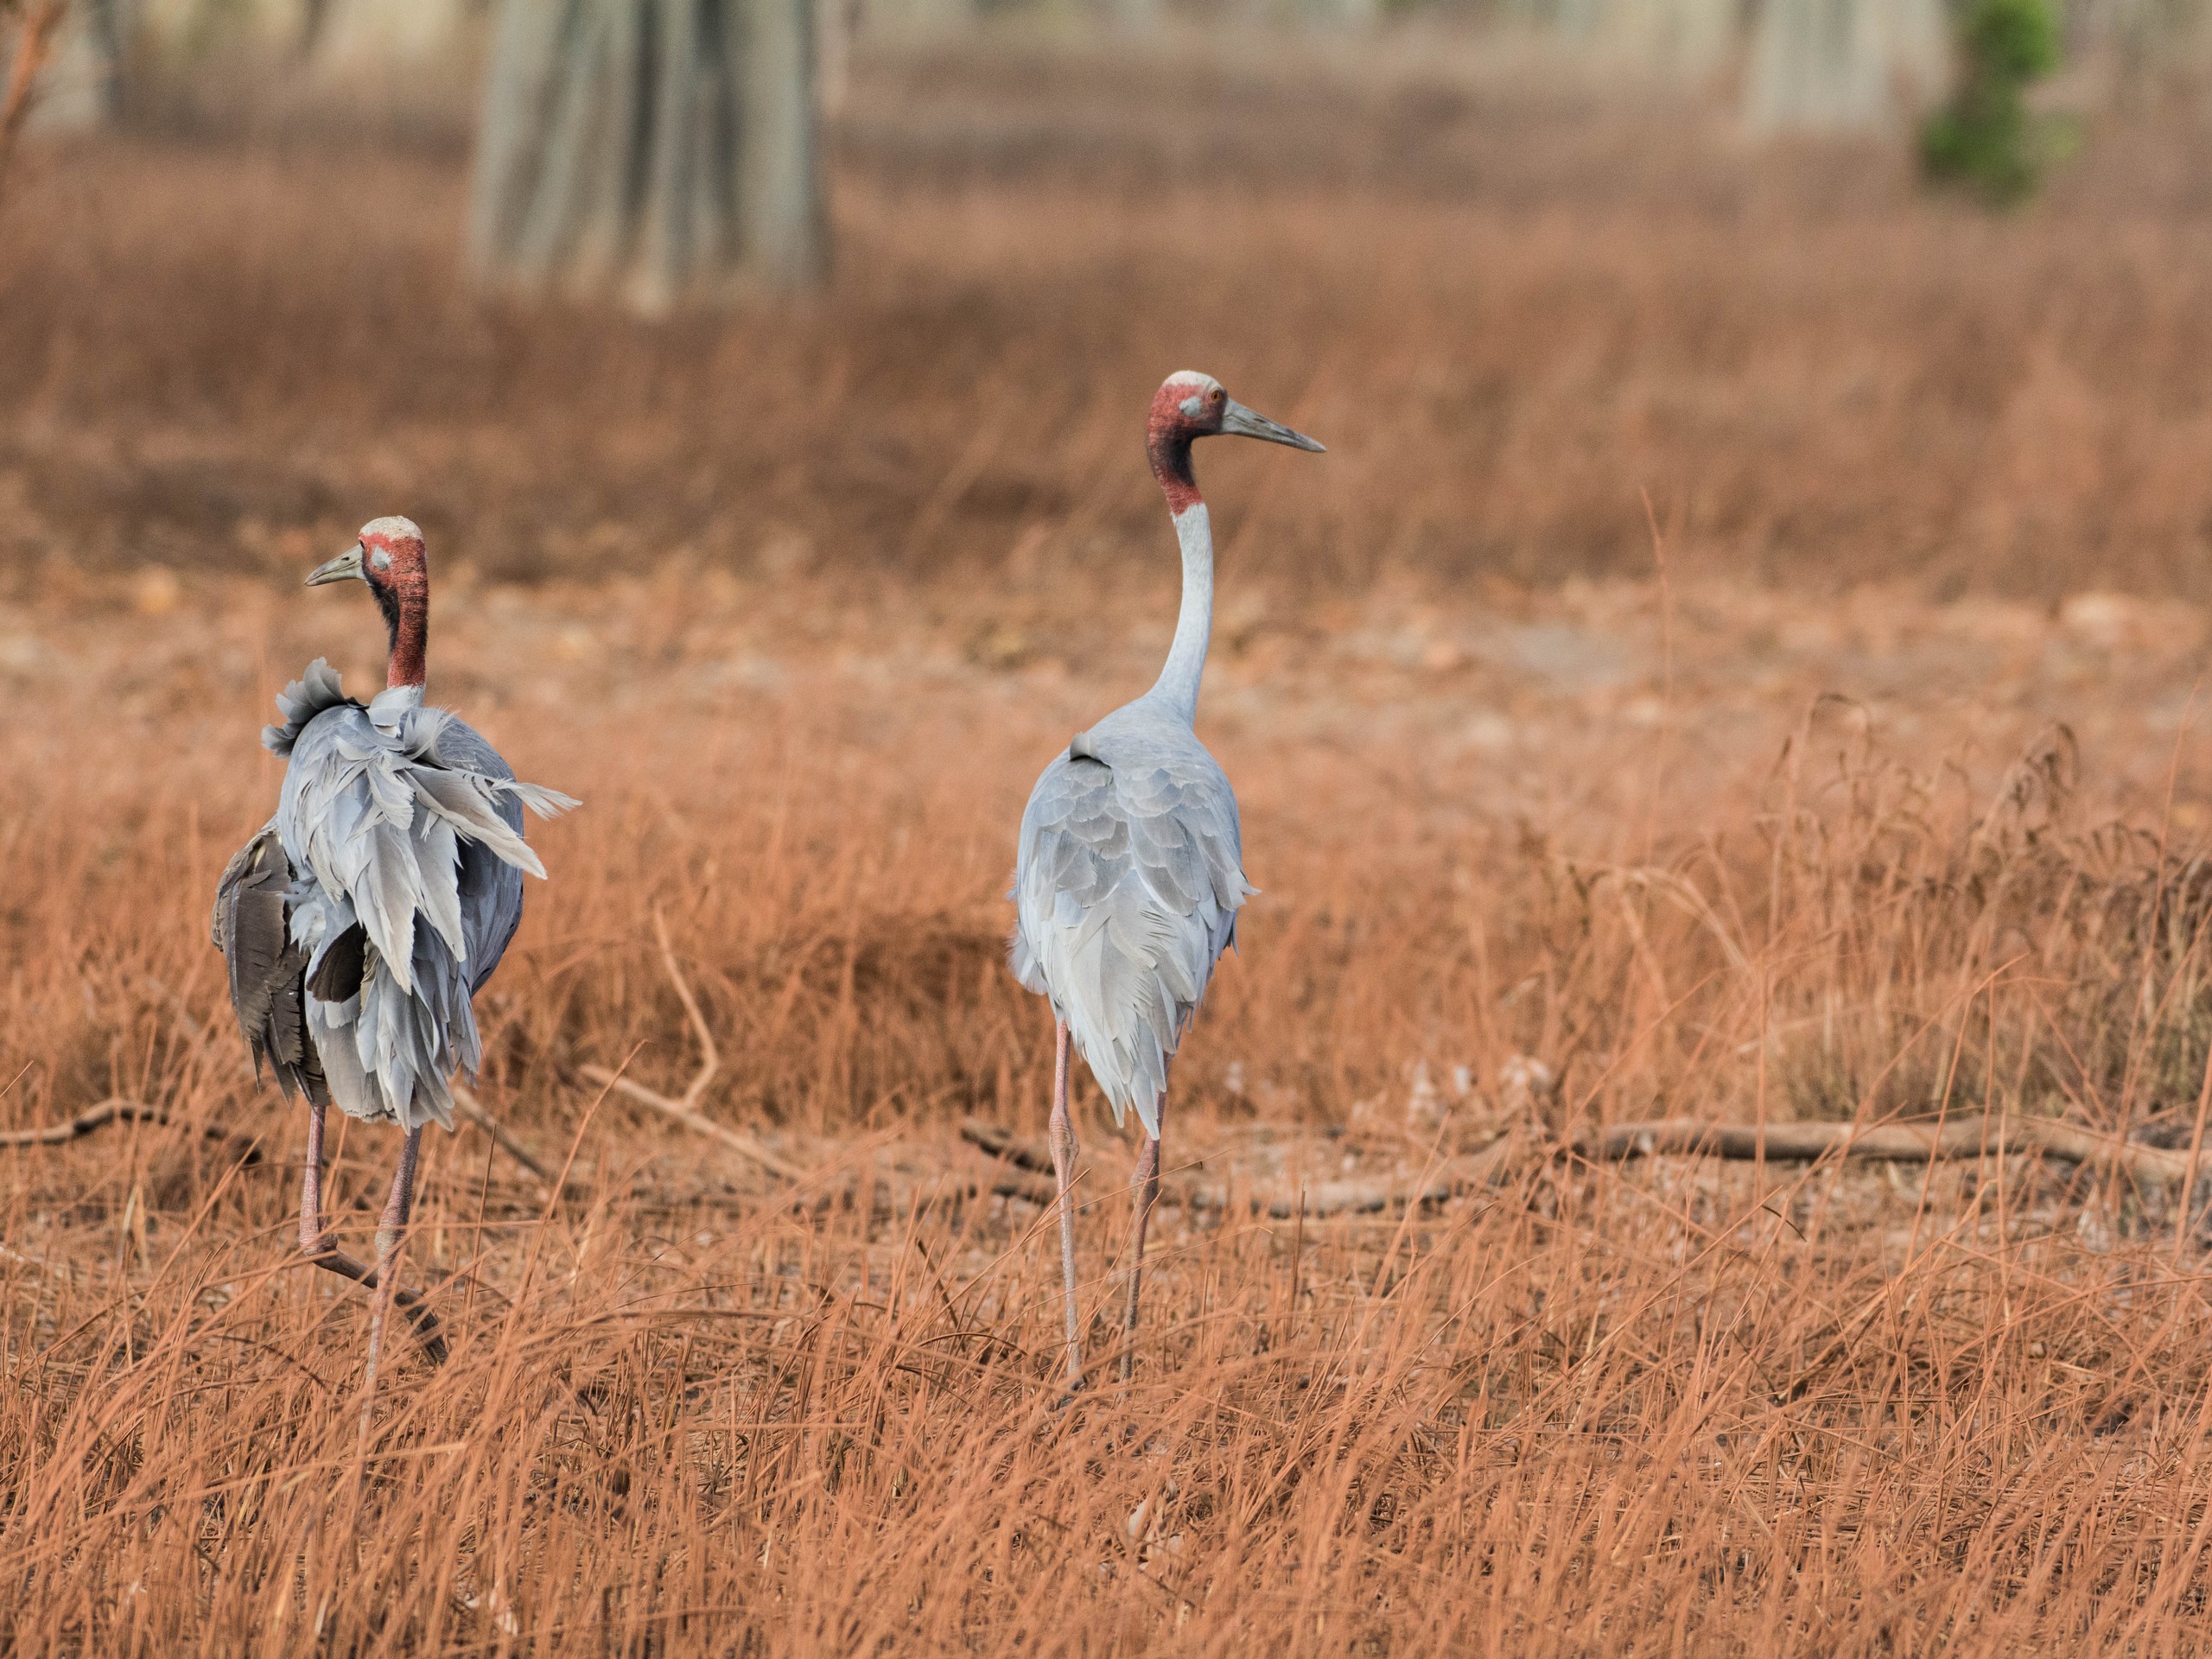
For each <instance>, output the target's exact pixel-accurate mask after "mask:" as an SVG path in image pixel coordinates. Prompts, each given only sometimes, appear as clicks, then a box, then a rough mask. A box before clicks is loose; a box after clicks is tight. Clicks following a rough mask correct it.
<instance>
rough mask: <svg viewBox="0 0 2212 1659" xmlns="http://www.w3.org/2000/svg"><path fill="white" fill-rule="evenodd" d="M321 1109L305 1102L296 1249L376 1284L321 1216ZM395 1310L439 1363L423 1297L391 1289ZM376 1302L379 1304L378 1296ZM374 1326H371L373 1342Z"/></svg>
mask: <svg viewBox="0 0 2212 1659" xmlns="http://www.w3.org/2000/svg"><path fill="white" fill-rule="evenodd" d="M323 1114H324V1109H323V1108H322V1107H321V1106H320V1105H318V1104H316V1103H315V1102H314V1101H313V1100H310V1101H308V1164H307V1170H306V1172H305V1174H304V1175H303V1177H302V1179H301V1182H300V1249H301V1251H302V1254H304V1255H306V1256H307V1258H308V1260H309V1261H311V1262H314V1263H315V1266H317V1267H318V1268H325V1269H326V1270H327V1271H329V1272H331V1273H334V1274H338V1275H339V1277H340V1278H341V1279H351V1280H352V1281H353V1282H354V1283H356V1284H359V1285H366V1286H368V1287H369V1288H370V1289H372V1290H375V1289H377V1288H378V1286H379V1284H380V1283H381V1281H380V1280H379V1278H378V1274H377V1270H376V1269H375V1268H372V1267H370V1266H369V1265H368V1264H367V1263H366V1262H356V1261H355V1260H354V1259H353V1257H352V1256H350V1255H346V1252H345V1251H343V1250H341V1249H339V1248H338V1246H337V1245H336V1244H334V1243H332V1242H331V1238H330V1233H329V1230H327V1227H326V1226H325V1225H324V1224H323V1218H322V1124H323ZM394 1294H396V1296H397V1300H398V1304H399V1311H400V1312H401V1313H404V1314H406V1315H407V1318H408V1321H409V1323H410V1324H411V1325H414V1327H415V1334H416V1336H417V1337H419V1338H422V1341H423V1352H424V1353H426V1354H428V1355H429V1357H430V1360H431V1363H434V1364H442V1363H444V1361H445V1357H446V1339H445V1338H444V1336H443V1335H442V1333H441V1332H439V1330H438V1319H437V1315H436V1314H435V1313H431V1312H430V1310H429V1308H427V1307H425V1306H423V1299H422V1298H421V1297H419V1296H417V1295H416V1294H415V1293H414V1292H413V1291H411V1290H402V1291H397V1292H395V1293H394ZM378 1306H379V1307H381V1306H383V1303H382V1300H381V1298H379V1300H378ZM374 1330H375V1328H374V1326H373V1325H372V1327H371V1333H372V1345H373V1338H374Z"/></svg>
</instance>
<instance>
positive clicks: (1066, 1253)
mask: <svg viewBox="0 0 2212 1659" xmlns="http://www.w3.org/2000/svg"><path fill="white" fill-rule="evenodd" d="M1223 435H1228V436H1236V437H1246V438H1259V439H1262V440H1263V441H1265V442H1268V443H1283V444H1288V445H1289V446H1290V447H1291V448H1294V449H1307V450H1313V451H1314V452H1316V453H1319V451H1320V449H1321V446H1320V445H1319V443H1316V442H1314V441H1313V439H1311V438H1309V437H1307V436H1306V435H1304V434H1303V433H1300V432H1294V431H1292V430H1291V429H1289V428H1288V427H1287V426H1283V425H1281V424H1279V423H1276V422H1274V421H1271V420H1268V418H1267V417H1266V416H1263V415H1255V414H1254V413H1253V412H1252V411H1251V410H1249V409H1247V408H1245V407H1244V406H1243V404H1240V403H1238V402H1236V399H1234V398H1233V397H1230V395H1229V394H1228V393H1227V392H1226V391H1223V390H1222V387H1221V383H1220V382H1219V381H1217V380H1216V379H1214V378H1213V377H1212V376H1211V375H1205V374H1198V373H1194V372H1190V371H1187V370H1186V371H1184V372H1180V373H1177V374H1172V375H1170V376H1168V378H1167V379H1166V382H1165V383H1163V384H1162V385H1161V386H1160V390H1159V391H1157V392H1156V393H1154V396H1153V400H1152V411H1151V415H1150V417H1149V419H1148V421H1147V426H1146V433H1145V448H1146V453H1147V455H1148V456H1149V457H1150V459H1151V462H1152V472H1153V476H1154V478H1155V479H1157V480H1159V482H1160V489H1161V491H1162V492H1163V493H1165V494H1166V497H1167V511H1168V515H1169V517H1170V518H1172V519H1173V523H1174V525H1175V538H1176V540H1177V541H1178V542H1179V543H1180V544H1181V547H1182V552H1183V600H1182V608H1181V611H1180V613H1179V615H1178V616H1177V618H1176V622H1175V639H1174V643H1173V645H1171V646H1170V647H1169V648H1168V652H1167V661H1166V665H1165V666H1164V667H1162V668H1161V670H1160V678H1159V679H1158V680H1157V681H1156V682H1154V685H1153V687H1152V689H1151V690H1149V691H1147V692H1146V693H1145V694H1144V695H1143V696H1141V697H1139V698H1137V699H1136V700H1135V702H1128V703H1124V704H1123V705H1122V707H1121V708H1119V709H1116V710H1115V711H1114V712H1113V713H1112V714H1110V715H1107V716H1106V717H1105V718H1104V719H1103V720H1101V721H1098V722H1097V723H1096V725H1094V726H1092V727H1091V728H1090V730H1088V731H1084V732H1078V733H1077V734H1076V735H1075V738H1074V740H1073V741H1071V742H1070V743H1069V745H1068V747H1067V748H1066V750H1065V753H1061V754H1059V755H1057V756H1055V757H1054V758H1053V760H1052V764H1051V765H1050V766H1046V768H1045V771H1044V773H1043V775H1042V776H1041V777H1039V779H1037V785H1036V787H1035V788H1034V789H1033V790H1032V791H1030V793H1029V805H1028V808H1027V810H1025V811H1024V812H1023V813H1022V815H1021V838H1020V842H1019V844H1018V847H1017V849H1016V852H1015V861H1014V889H1013V891H1012V893H1009V894H1008V895H1007V896H1008V897H1010V898H1011V899H1013V900H1014V912H1015V920H1014V938H1013V940H1012V944H1011V946H1010V950H1009V955H1010V957H1011V961H1012V965H1013V968H1014V976H1015V977H1016V978H1018V979H1019V980H1020V982H1021V983H1022V984H1023V985H1024V986H1025V987H1027V988H1028V989H1030V990H1032V991H1035V992H1037V993H1038V994H1039V995H1042V996H1045V997H1047V998H1049V999H1050V1000H1051V1001H1052V1020H1053V1031H1054V1042H1055V1050H1054V1055H1053V1064H1052V1135H1051V1145H1052V1169H1053V1173H1054V1176H1055V1179H1056V1180H1057V1182H1058V1193H1059V1202H1058V1208H1059V1223H1060V1269H1061V1276H1062V1279H1063V1281H1064V1284H1065V1302H1064V1304H1063V1307H1064V1312H1065V1317H1066V1326H1067V1381H1068V1386H1069V1388H1070V1389H1077V1388H1080V1387H1081V1386H1082V1385H1083V1342H1082V1332H1081V1329H1080V1326H1079V1323H1078V1315H1077V1308H1076V1271H1075V1211H1074V1209H1073V1198H1072V1194H1071V1190H1070V1189H1071V1184H1072V1182H1073V1179H1074V1170H1075V1159H1076V1149H1077V1148H1076V1135H1075V1124H1074V1121H1073V1119H1072V1118H1071V1116H1070V1114H1069V1110H1068V1051H1069V1047H1070V1045H1071V1044H1072V1045H1073V1046H1074V1047H1075V1049H1076V1050H1077V1051H1078V1052H1080V1053H1081V1054H1082V1055H1083V1058H1084V1061H1085V1063H1087V1064H1088V1065H1090V1074H1091V1076H1092V1077H1094V1078H1096V1080H1097V1083H1098V1086H1099V1089H1100V1090H1101V1091H1102V1092H1103V1094H1104V1095H1105V1096H1106V1098H1107V1101H1108V1103H1109V1104H1110V1105H1111V1106H1112V1108H1113V1110H1114V1122H1115V1123H1116V1126H1117V1127H1118V1126H1119V1125H1120V1124H1122V1122H1124V1121H1125V1115H1126V1114H1127V1113H1128V1112H1129V1111H1131V1110H1135V1113H1136V1115H1137V1119H1138V1122H1141V1124H1142V1125H1143V1126H1144V1134H1145V1143H1144V1150H1143V1151H1142V1152H1141V1154H1139V1155H1138V1160H1137V1167H1136V1173H1135V1177H1134V1178H1133V1182H1132V1190H1133V1192H1134V1195H1135V1198H1134V1204H1135V1211H1134V1214H1133V1215H1132V1217H1131V1219H1130V1224H1129V1250H1128V1298H1127V1301H1126V1303H1125V1305H1124V1308H1123V1313H1122V1335H1123V1346H1122V1363H1121V1374H1122V1378H1123V1380H1124V1381H1126V1380H1127V1379H1128V1376H1129V1375H1130V1372H1131V1369H1132V1366H1133V1364H1134V1362H1135V1346H1134V1344H1135V1335H1136V1328H1137V1306H1138V1300H1139V1296H1140V1294H1141V1287H1142V1284H1143V1276H1144V1241H1145V1227H1146V1224H1147V1221H1148V1220H1149V1219H1150V1217H1151V1214H1152V1205H1153V1201H1154V1199H1155V1198H1157V1197H1158V1196H1159V1193H1160V1114H1161V1111H1162V1109H1163V1108H1164V1107H1165V1106H1166V1100H1167V1073H1168V1068H1169V1065H1170V1064H1171V1063H1172V1062H1173V1059H1174V1056H1175V1050H1176V1048H1177V1046H1179V1044H1180V1042H1181V1041H1182V1037H1183V1033H1184V1030H1185V1027H1187V1026H1188V1024H1189V1023H1190V1020H1191V1016H1192V1014H1194V1013H1195V1012H1196V1011H1197V1009H1198V1001H1199V999H1200V998H1201V997H1203V996H1204V995H1205V988H1206V982H1207V981H1208V980H1209V979H1210V978H1211V976H1212V974H1213V967H1214V963H1215V962H1216V961H1217V959H1218V958H1219V957H1220V956H1221V953H1222V952H1223V951H1224V950H1227V949H1228V948H1229V947H1230V944H1233V943H1234V942H1235V940H1236V912H1237V910H1238V908H1239V907H1240V906H1242V905H1243V902H1244V899H1245V898H1246V896H1247V895H1248V894H1249V893H1253V892H1255V891H1256V889H1255V888H1254V887H1252V886H1251V885H1250V884H1249V882H1247V881H1246V880H1245V879H1244V861H1243V832H1242V830H1241V829H1240V827H1239V825H1238V823H1237V817H1236V791H1233V790H1232V789H1230V786H1229V779H1228V778H1227V776H1226V775H1225V774H1224V772H1222V769H1221V767H1220V766H1218V765H1217V763H1216V762H1215V760H1214V758H1213V756H1212V755H1211V754H1209V753H1206V749H1205V745H1204V744H1202V743H1200V742H1199V741H1198V735H1197V734H1196V732H1195V731H1194V729H1193V724H1194V722H1195V721H1196V719H1197V716H1198V682H1199V679H1200V677H1202V676H1203V674H1204V673H1205V663H1206V645H1207V642H1208V640H1209V639H1210V638H1211V634H1212V632H1213V530H1212V526H1211V522H1210V521H1209V519H1208V517H1207V512H1206V504H1205V499H1203V498H1202V497H1201V496H1200V495H1199V493H1198V478H1197V475H1196V474H1194V473H1193V472H1192V469H1191V446H1192V444H1193V443H1195V442H1198V440H1199V439H1200V438H1208V437H1215V436H1223Z"/></svg>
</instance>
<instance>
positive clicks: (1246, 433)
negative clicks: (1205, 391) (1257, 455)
mask: <svg viewBox="0 0 2212 1659" xmlns="http://www.w3.org/2000/svg"><path fill="white" fill-rule="evenodd" d="M1221 429H1222V430H1223V431H1224V433H1229V432H1233V433H1235V434H1236V435H1237V436H1238V437H1240V438H1264V439H1265V440H1267V442H1269V443H1287V444H1288V445H1289V446H1290V447H1291V448H1294V449H1310V450H1312V451H1313V453H1314V454H1317V455H1325V454H1328V451H1327V450H1325V449H1324V448H1322V447H1321V446H1320V445H1319V444H1318V443H1316V442H1313V439H1311V438H1309V437H1307V436H1306V435H1305V434H1304V433H1303V432H1294V431H1292V430H1291V429H1289V428H1288V427H1287V426H1285V425H1284V424H1283V423H1281V422H1280V421H1271V420H1269V419H1268V417H1267V416H1264V415H1255V414H1254V413H1253V412H1252V411H1251V410H1249V409H1247V408H1245V407H1244V405H1243V404H1240V403H1238V402H1237V401H1236V399H1235V398H1234V397H1232V398H1230V400H1229V406H1228V407H1227V408H1226V409H1224V410H1222V411H1221Z"/></svg>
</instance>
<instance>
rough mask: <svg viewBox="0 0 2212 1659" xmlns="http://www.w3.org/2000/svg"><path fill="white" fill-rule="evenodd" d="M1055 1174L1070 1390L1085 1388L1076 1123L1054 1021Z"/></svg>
mask: <svg viewBox="0 0 2212 1659" xmlns="http://www.w3.org/2000/svg"><path fill="white" fill-rule="evenodd" d="M1052 1039H1053V1042H1054V1045H1055V1050H1054V1053H1053V1058H1052V1173H1053V1175H1054V1176H1055V1177H1056V1178H1057V1179H1058V1181H1059V1184H1060V1280H1061V1282H1062V1284H1063V1286H1064V1287H1065V1291H1066V1298H1065V1309H1066V1313H1067V1329H1068V1387H1069V1388H1071V1389H1079V1388H1081V1387H1082V1386H1083V1338H1082V1334H1081V1332H1080V1331H1079V1330H1078V1328H1077V1322H1076V1311H1075V1194H1074V1192H1073V1191H1072V1190H1071V1189H1072V1188H1073V1187H1074V1185H1075V1154H1076V1144H1075V1120H1074V1119H1073V1118H1071V1117H1070V1116H1068V1028H1067V1023H1066V1021H1065V1020H1054V1021H1053V1022H1052Z"/></svg>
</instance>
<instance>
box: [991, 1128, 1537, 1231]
mask: <svg viewBox="0 0 2212 1659" xmlns="http://www.w3.org/2000/svg"><path fill="white" fill-rule="evenodd" d="M960 1138H961V1139H962V1140H963V1141H967V1142H968V1143H969V1145H970V1146H973V1147H981V1148H982V1150H983V1151H985V1152H987V1153H988V1154H991V1156H992V1157H994V1158H997V1159H1001V1160H1004V1161H1005V1162H1007V1163H1009V1164H1013V1165H1015V1166H1018V1167H1020V1168H1022V1169H1027V1170H1036V1171H1040V1172H1050V1170H1051V1169H1052V1155H1051V1154H1050V1153H1049V1152H1048V1151H1046V1148H1045V1147H1042V1146H1040V1145H1039V1144H1038V1143H1037V1142H1035V1141H1024V1140H1021V1139H1020V1138H1019V1137H1018V1136H1016V1135H1014V1132H1013V1131H1012V1130H1011V1129H1007V1128H1002V1127H1001V1126H1000V1125H998V1124H996V1123H988V1122H984V1121H983V1120H982V1119H981V1118H974V1117H971V1118H967V1119H965V1120H963V1122H962V1123H961V1125H960ZM1527 1150H1528V1147H1527V1144H1526V1143H1525V1142H1522V1141H1515V1140H1513V1139H1511V1138H1507V1139H1503V1140H1500V1141H1497V1142H1496V1143H1494V1144H1493V1145H1491V1146H1489V1147H1484V1149H1483V1150H1482V1151H1480V1152H1478V1153H1476V1154H1472V1155H1471V1156H1469V1157H1465V1158H1455V1159H1452V1160H1450V1161H1449V1162H1447V1163H1445V1164H1441V1165H1440V1166H1437V1167H1436V1168H1435V1169H1434V1170H1433V1171H1431V1172H1430V1173H1429V1176H1428V1179H1427V1180H1425V1181H1424V1182H1422V1184H1421V1185H1419V1186H1417V1187H1409V1186H1408V1185H1405V1184H1404V1183H1403V1182H1402V1181H1398V1182H1392V1181H1387V1180H1385V1181H1323V1182H1320V1183H1319V1184H1317V1185H1313V1186H1309V1187H1302V1188H1300V1190H1299V1191H1298V1192H1295V1193H1283V1192H1277V1193H1274V1194H1268V1193H1265V1192H1255V1193H1253V1194H1252V1195H1251V1197H1250V1199H1249V1203H1250V1205H1251V1208H1252V1210H1253V1211H1254V1213H1255V1214H1265V1215H1268V1216H1270V1217H1274V1218H1276V1219H1278V1220H1282V1221H1287V1220H1289V1219H1291V1218H1292V1217H1294V1216H1298V1215H1300V1214H1303V1215H1307V1216H1315V1217H1319V1216H1338V1215H1363V1214H1366V1215H1371V1214H1378V1213H1380V1212H1382V1211H1388V1210H1394V1209H1398V1208H1402V1206H1404V1205H1409V1204H1410V1205H1426V1204H1442V1203H1445V1202H1446V1200H1448V1199H1451V1198H1457V1197H1459V1194H1460V1193H1462V1192H1468V1191H1471V1189H1473V1188H1475V1187H1478V1186H1488V1185H1492V1184H1494V1182H1495V1181H1496V1179H1497V1176H1498V1175H1499V1174H1500V1173H1501V1172H1503V1169H1504V1168H1505V1166H1507V1164H1509V1163H1510V1161H1511V1160H1512V1156H1513V1154H1516V1153H1519V1152H1525V1151H1527ZM1009 1189H1012V1190H1011V1191H1009ZM992 1191H993V1192H1001V1193H1005V1194H1006V1195H1007V1196H1008V1197H1014V1198H1033V1202H1035V1203H1038V1204H1050V1203H1052V1201H1053V1199H1054V1198H1056V1197H1058V1192H1057V1189H1056V1188H1054V1187H1052V1186H1049V1185H1046V1184H1045V1183H1044V1182H1041V1181H1039V1182H1035V1183H1020V1182H1019V1180H1018V1178H1015V1177H1013V1176H1006V1177H1002V1178H1001V1182H1000V1184H999V1185H996V1186H994V1187H993V1188H992ZM1159 1201H1160V1203H1162V1204H1170V1205H1185V1206H1186V1207H1187V1208H1190V1209H1192V1210H1220V1209H1224V1208H1226V1207H1227V1205H1228V1197H1227V1194H1226V1193H1225V1192H1220V1191H1217V1190H1215V1189H1211V1188H1207V1187H1201V1186H1198V1185H1194V1184H1192V1183H1191V1182H1188V1181H1173V1180H1171V1181H1169V1182H1168V1183H1167V1184H1166V1185H1163V1186H1162V1187H1161V1189H1160V1199H1159Z"/></svg>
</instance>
